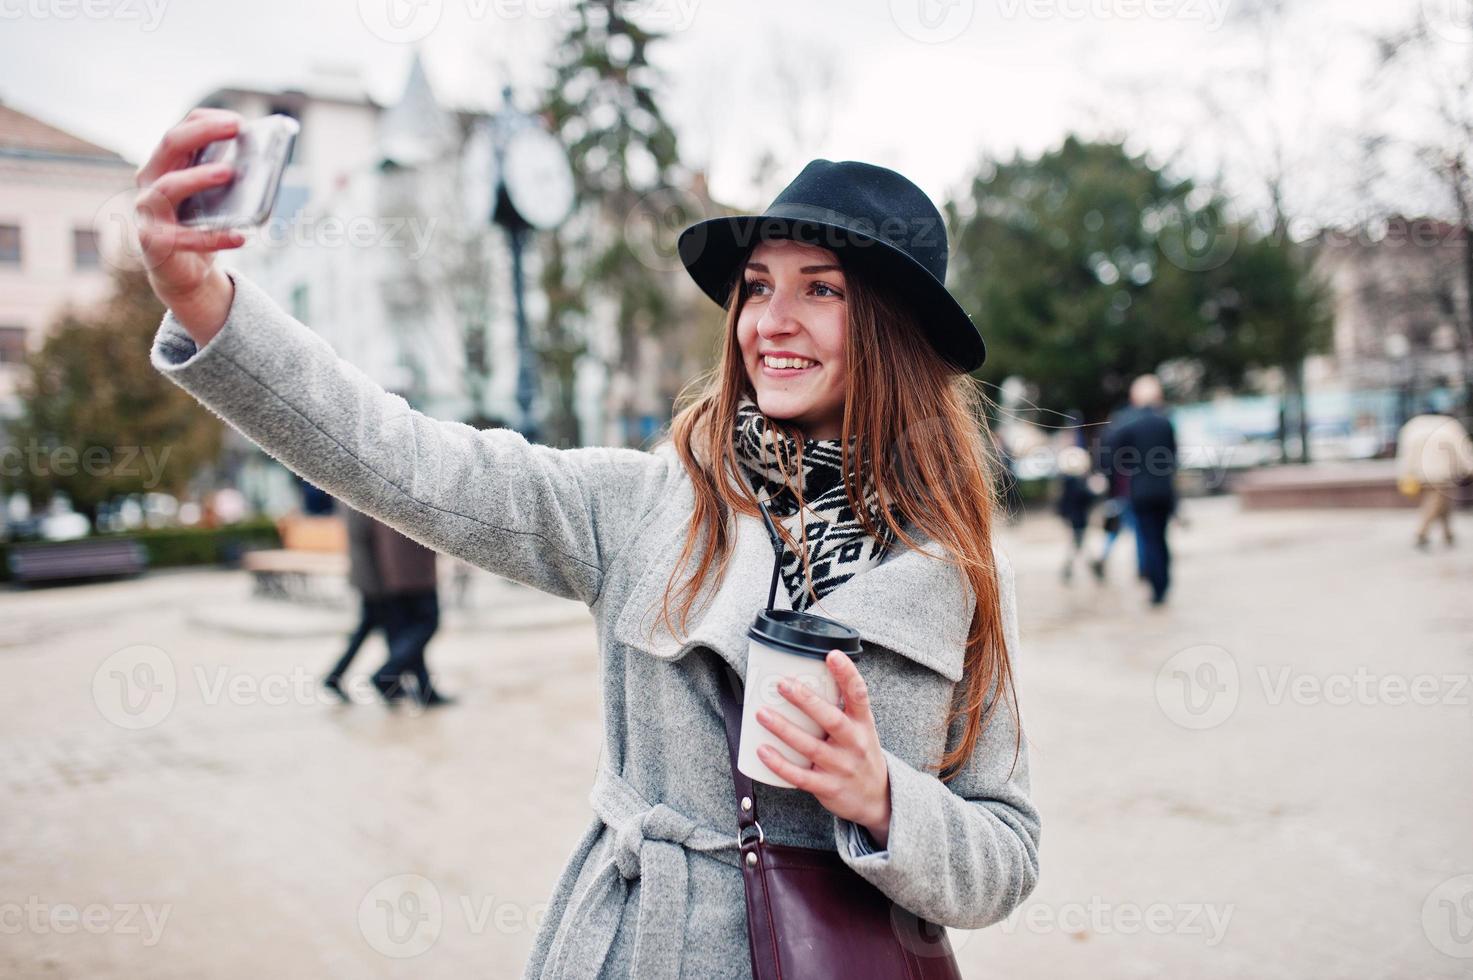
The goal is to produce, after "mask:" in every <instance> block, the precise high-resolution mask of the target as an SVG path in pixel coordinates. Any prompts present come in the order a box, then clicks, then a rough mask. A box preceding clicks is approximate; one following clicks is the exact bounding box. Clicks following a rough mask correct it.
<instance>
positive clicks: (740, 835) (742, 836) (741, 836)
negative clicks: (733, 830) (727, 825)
mask: <svg viewBox="0 0 1473 980" xmlns="http://www.w3.org/2000/svg"><path fill="white" fill-rule="evenodd" d="M752 827H756V828H757V843H759V844H766V843H767V835H766V834H764V833H763V832H762V824H760V823H758V822H757V821H755V820H754V821H752ZM752 827H743V828H742V829H740V830H738V831H737V850H741V849H742V848H744V847H746V846H747V845H748V844H750V843H751V840H752V839H751V837H749V836H748V835H747V831H749V830H751V829H752Z"/></svg>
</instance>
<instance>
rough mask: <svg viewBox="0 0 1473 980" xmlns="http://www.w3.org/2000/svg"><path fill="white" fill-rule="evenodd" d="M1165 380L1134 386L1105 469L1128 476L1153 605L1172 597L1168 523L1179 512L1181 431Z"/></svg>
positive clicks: (1107, 442)
mask: <svg viewBox="0 0 1473 980" xmlns="http://www.w3.org/2000/svg"><path fill="white" fill-rule="evenodd" d="M1164 400H1165V399H1164V398H1163V396H1162V392H1161V382H1160V381H1158V380H1157V379H1156V376H1155V375H1152V374H1145V375H1142V376H1140V377H1139V378H1136V379H1135V382H1134V383H1132V384H1131V386H1130V409H1129V410H1127V411H1125V412H1122V413H1120V414H1119V415H1118V416H1117V417H1116V418H1115V419H1114V420H1112V421H1111V423H1110V427H1109V429H1108V430H1107V431H1106V433H1105V439H1104V445H1103V446H1102V459H1101V462H1102V464H1103V466H1102V469H1103V470H1104V472H1106V473H1108V474H1111V475H1113V476H1115V477H1118V478H1121V479H1124V480H1125V481H1127V489H1126V497H1127V498H1128V500H1129V502H1130V513H1131V516H1132V518H1133V520H1134V523H1135V533H1136V536H1137V543H1138V546H1139V556H1140V571H1141V574H1142V575H1143V577H1144V578H1145V579H1146V581H1147V582H1149V583H1150V585H1151V604H1152V605H1154V606H1159V605H1161V604H1162V603H1164V602H1165V601H1166V592H1167V589H1168V588H1170V586H1171V549H1170V547H1169V546H1168V544H1167V541H1166V525H1167V524H1168V522H1170V520H1171V515H1172V514H1173V513H1175V511H1176V469H1177V460H1176V430H1175V429H1174V428H1173V427H1172V425H1171V419H1169V418H1167V416H1166V412H1165V411H1164V409H1163V402H1164Z"/></svg>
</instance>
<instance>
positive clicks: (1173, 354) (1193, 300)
mask: <svg viewBox="0 0 1473 980" xmlns="http://www.w3.org/2000/svg"><path fill="white" fill-rule="evenodd" d="M945 210H946V214H947V220H948V224H949V225H950V227H951V229H952V233H953V240H954V248H953V253H952V254H953V256H954V258H953V261H952V266H951V269H952V283H953V289H954V290H955V291H956V294H957V296H958V298H959V299H960V300H961V301H962V303H963V305H964V306H965V307H966V308H967V309H968V310H969V312H971V313H972V315H973V317H974V318H975V319H976V321H977V323H978V324H979V326H980V327H981V328H982V332H983V335H984V337H985V338H986V339H987V345H988V359H987V363H986V364H985V365H984V366H983V367H982V369H981V376H982V377H983V378H984V379H986V380H988V381H992V382H1001V381H1002V380H1003V379H1005V378H1007V377H1008V376H1011V375H1017V376H1020V377H1022V378H1023V379H1025V380H1027V381H1029V382H1031V383H1032V384H1034V385H1036V386H1037V388H1038V391H1039V399H1040V404H1041V405H1042V406H1043V407H1045V408H1052V409H1055V410H1057V411H1062V410H1064V409H1065V408H1066V407H1077V408H1079V409H1082V410H1083V412H1084V415H1085V420H1086V421H1089V422H1096V421H1099V420H1101V419H1104V418H1105V417H1107V416H1108V415H1109V413H1110V411H1111V410H1112V409H1113V408H1115V407H1116V406H1118V405H1120V404H1121V403H1122V402H1123V401H1124V399H1125V396H1126V392H1127V389H1128V388H1129V385H1130V382H1131V380H1132V379H1133V378H1134V377H1136V376H1137V375H1139V374H1142V373H1145V372H1149V371H1155V370H1157V369H1158V368H1159V367H1160V366H1161V365H1162V364H1163V363H1165V362H1168V361H1173V360H1181V359H1185V360H1186V361H1189V362H1191V363H1192V364H1193V365H1194V367H1195V370H1194V371H1193V373H1194V374H1195V376H1196V377H1198V378H1199V379H1200V382H1201V383H1203V384H1209V385H1210V384H1222V383H1233V382H1236V381H1238V380H1239V379H1240V378H1241V376H1242V373H1243V370H1244V369H1245V367H1246V366H1247V363H1246V361H1245V359H1244V357H1243V353H1242V351H1241V350H1239V349H1238V347H1237V345H1236V344H1235V342H1234V341H1233V339H1232V337H1231V336H1230V332H1229V327H1230V326H1231V324H1230V323H1228V322H1226V321H1225V320H1224V318H1223V316H1222V311H1223V310H1224V309H1225V306H1224V305H1223V304H1217V305H1214V304H1213V303H1211V302H1208V301H1209V300H1211V299H1212V298H1214V296H1215V295H1216V292H1217V291H1218V290H1220V289H1221V288H1222V286H1221V283H1220V281H1219V280H1220V279H1221V278H1222V270H1223V268H1224V267H1225V266H1226V265H1227V264H1228V263H1229V262H1231V260H1232V255H1233V251H1234V249H1235V247H1236V244H1237V241H1236V240H1237V234H1236V229H1235V228H1234V227H1233V226H1231V225H1229V224H1228V223H1227V221H1226V217H1225V214H1224V210H1225V209H1224V204H1223V202H1222V201H1221V200H1220V199H1218V198H1217V197H1215V196H1214V195H1211V194H1208V193H1206V192H1204V191H1201V190H1199V189H1197V188H1196V187H1195V185H1194V184H1193V183H1192V182H1191V181H1190V180H1184V179H1174V178H1172V177H1170V176H1168V175H1167V174H1166V173H1164V172H1163V171H1162V170H1160V169H1158V168H1156V167H1154V166H1152V165H1151V164H1149V163H1148V162H1147V161H1145V160H1144V159H1142V158H1140V157H1136V156H1131V155H1130V154H1128V153H1127V152H1126V151H1125V149H1124V147H1123V146H1121V145H1119V144H1116V143H1090V142H1084V141H1081V140H1078V139H1076V138H1074V137H1072V136H1071V137H1069V138H1068V139H1066V140H1065V141H1064V143H1063V145H1062V146H1060V147H1059V148H1057V149H1054V150H1051V151H1049V152H1046V153H1044V154H1042V155H1040V156H1038V157H1037V158H1034V159H1027V158H1024V157H1022V156H1021V155H1020V156H1017V157H1015V158H1014V159H1013V160H1012V161H1010V162H987V163H985V164H984V166H983V167H982V169H981V171H980V172H979V173H978V174H977V176H976V177H975V178H974V179H973V181H972V183H971V187H970V191H969V193H968V195H967V196H966V197H964V198H963V199H962V200H959V201H952V202H948V203H947V205H946V209H945ZM1051 421H1053V420H1052V419H1051Z"/></svg>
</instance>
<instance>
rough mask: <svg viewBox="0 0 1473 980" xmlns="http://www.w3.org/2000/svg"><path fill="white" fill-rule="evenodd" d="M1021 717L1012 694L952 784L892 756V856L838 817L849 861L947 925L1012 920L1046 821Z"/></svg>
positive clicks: (1008, 605)
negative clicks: (1036, 797) (1036, 799)
mask: <svg viewBox="0 0 1473 980" xmlns="http://www.w3.org/2000/svg"><path fill="white" fill-rule="evenodd" d="M998 556H999V560H998V584H999V587H1000V591H1001V600H1002V602H1001V605H1002V617H1003V630H1004V633H1005V635H1006V638H1007V645H1008V655H1009V657H1010V658H1013V662H1014V663H1016V657H1017V651H1018V613H1017V595H1016V592H1015V589H1014V583H1013V572H1012V567H1011V565H1010V564H1008V562H1007V559H1006V558H1005V557H1003V556H1002V555H1001V553H1000V552H999V553H998ZM1017 732H1018V718H1017V715H1016V713H1015V712H1014V711H1013V708H1012V705H1011V704H1010V703H1008V700H1007V699H1006V698H1004V699H1003V700H1002V701H1000V702H999V703H998V705H997V708H996V709H995V711H994V713H993V715H992V718H991V720H990V721H989V723H988V726H987V728H986V729H985V730H984V731H983V732H982V734H981V736H980V737H979V738H978V739H977V745H976V747H975V749H974V750H973V752H972V755H971V756H970V757H969V759H968V761H967V763H966V765H965V766H964V767H963V769H962V771H961V772H960V773H959V774H958V775H957V776H956V778H955V779H953V780H951V781H950V782H948V783H943V782H942V781H941V780H940V779H939V778H938V777H937V776H936V775H934V774H933V773H930V772H924V771H922V770H920V769H918V768H916V767H914V766H912V765H910V764H908V763H907V762H905V761H904V760H903V759H901V758H899V757H898V756H896V755H894V754H893V753H891V752H890V751H889V750H888V749H886V750H885V760H886V762H887V763H888V765H889V772H890V833H889V840H888V841H887V842H886V844H887V846H886V848H885V849H883V850H879V849H877V848H876V847H875V845H874V842H873V841H872V840H871V839H870V838H869V835H868V832H867V831H865V829H864V828H863V827H860V826H858V825H857V824H855V823H853V822H852V821H849V820H844V819H841V818H838V817H835V818H834V824H835V826H834V837H835V840H834V842H835V844H836V846H837V847H838V851H839V856H840V857H841V858H842V859H843V861H844V863H845V864H847V865H849V867H851V868H853V869H854V870H855V871H856V872H858V873H859V874H860V875H861V876H862V877H864V878H865V879H866V880H867V881H869V882H870V883H871V884H873V885H875V887H877V888H879V889H880V890H881V891H882V892H884V893H885V894H886V895H887V896H888V897H889V898H890V899H891V900H892V901H894V902H895V903H896V904H898V905H900V906H901V907H902V908H904V909H907V910H908V911H910V912H912V913H914V914H915V915H918V916H920V917H921V918H924V919H928V920H930V921H932V922H935V923H937V924H939V925H943V926H950V927H952V928H956V929H980V928H982V927H983V926H988V925H992V924H993V923H995V922H998V921H1000V920H1002V919H1004V918H1006V917H1007V916H1008V914H1009V913H1011V912H1012V911H1013V910H1014V909H1015V908H1017V907H1018V906H1019V905H1020V904H1022V902H1023V900H1024V899H1025V898H1027V897H1028V895H1029V894H1030V893H1031V892H1032V891H1033V886H1034V885H1035V884H1037V882H1038V840H1039V832H1040V825H1039V817H1038V811H1037V810H1036V809H1035V808H1034V806H1033V803H1032V801H1031V800H1030V799H1029V796H1028V746H1027V743H1026V742H1024V743H1022V744H1019V745H1017V763H1016V765H1014V759H1013V751H1014V746H1015V744H1017V743H1016V741H1015V739H1016V735H1017Z"/></svg>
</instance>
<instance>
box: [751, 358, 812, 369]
mask: <svg viewBox="0 0 1473 980" xmlns="http://www.w3.org/2000/svg"><path fill="white" fill-rule="evenodd" d="M762 361H763V363H764V364H766V365H767V366H768V367H770V368H806V367H812V366H813V365H815V364H817V363H818V362H817V361H810V360H806V359H805V358H802V357H764V358H762Z"/></svg>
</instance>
